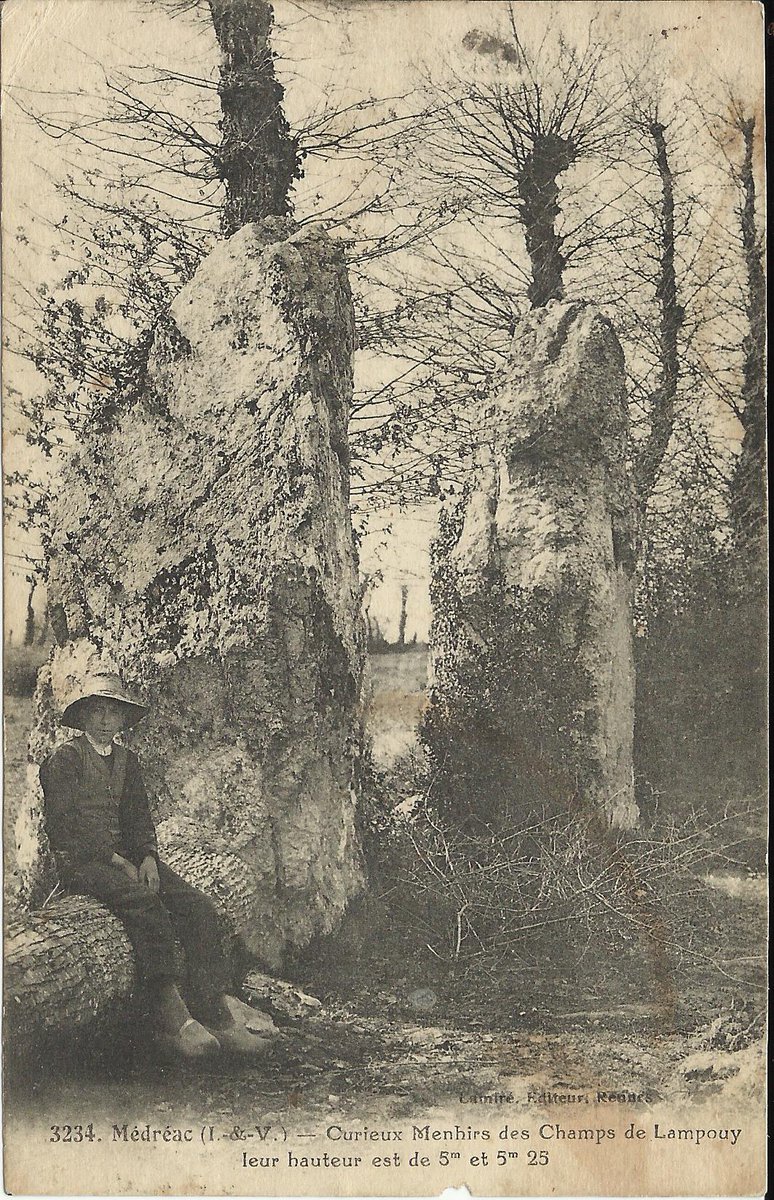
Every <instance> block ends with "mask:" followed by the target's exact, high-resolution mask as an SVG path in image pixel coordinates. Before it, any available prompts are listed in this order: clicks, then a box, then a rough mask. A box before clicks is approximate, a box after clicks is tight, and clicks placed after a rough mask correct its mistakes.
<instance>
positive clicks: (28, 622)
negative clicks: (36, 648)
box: [24, 579, 38, 646]
mask: <svg viewBox="0 0 774 1200" xmlns="http://www.w3.org/2000/svg"><path fill="white" fill-rule="evenodd" d="M29 584H30V590H29V592H28V594H27V613H26V616H25V618H24V645H25V646H33V645H34V644H35V609H34V608H33V607H32V601H33V599H34V597H35V589H36V587H37V586H38V585H37V582H36V581H35V580H34V579H31V580H29Z"/></svg>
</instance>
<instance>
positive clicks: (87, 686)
mask: <svg viewBox="0 0 774 1200" xmlns="http://www.w3.org/2000/svg"><path fill="white" fill-rule="evenodd" d="M96 698H99V699H100V700H116V701H117V702H118V703H119V704H123V705H124V711H125V713H126V728H127V729H128V728H130V726H132V725H136V724H137V722H138V721H141V720H142V718H143V717H144V716H145V714H146V713H147V711H148V705H147V704H140V703H139V701H137V700H133V699H132V697H131V696H130V695H129V693H128V692H127V690H126V688H125V687H124V685H123V684H122V683H121V680H120V679H119V678H118V676H117V675H111V674H109V673H108V672H105V673H104V674H99V675H96V674H95V675H87V676H85V677H84V679H83V680H82V681H81V682H80V683H79V684H78V685H77V687H75V688H74V689H73V691H72V692H71V694H70V696H69V697H68V700H67V704H66V705H65V707H64V711H63V712H62V716H61V717H60V723H61V724H62V725H67V726H68V728H70V729H83V725H82V723H81V721H82V715H83V706H84V704H85V703H86V701H87V700H91V699H96Z"/></svg>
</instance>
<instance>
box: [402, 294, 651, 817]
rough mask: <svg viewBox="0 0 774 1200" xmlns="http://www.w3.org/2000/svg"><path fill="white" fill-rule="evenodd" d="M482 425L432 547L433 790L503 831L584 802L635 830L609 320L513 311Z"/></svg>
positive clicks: (626, 554) (624, 498)
mask: <svg viewBox="0 0 774 1200" xmlns="http://www.w3.org/2000/svg"><path fill="white" fill-rule="evenodd" d="M481 428H482V430H484V431H485V433H484V438H483V444H482V447H481V451H480V454H479V458H478V464H477V470H476V474H475V480H474V483H473V485H472V487H471V489H470V492H469V495H468V497H467V499H466V500H465V502H464V503H463V504H462V506H461V508H460V510H458V512H457V513H456V514H455V515H453V516H452V517H450V518H448V519H447V520H446V522H445V523H444V524H443V527H442V531H441V535H440V537H439V539H438V543H437V545H436V548H435V555H434V558H435V561H434V577H433V584H432V593H433V601H434V626H433V634H432V641H433V646H432V656H433V676H434V681H433V686H432V690H431V703H430V707H429V710H428V713H427V716H426V719H425V723H424V730H423V733H424V738H425V741H426V743H427V744H428V746H429V748H430V750H431V753H432V757H433V760H434V782H433V794H434V795H435V796H436V797H437V798H438V799H439V801H440V802H441V803H442V804H445V805H446V806H448V807H449V808H451V809H452V810H453V811H455V812H456V813H458V814H460V813H468V814H471V815H473V816H475V817H477V818H479V819H483V820H484V821H494V822H495V823H497V824H498V825H503V824H505V825H512V824H513V823H518V822H519V821H521V820H523V819H527V818H529V817H530V816H532V815H534V813H535V812H537V811H540V810H541V809H545V810H546V811H549V812H551V811H557V810H561V809H567V808H572V807H573V806H574V805H590V806H593V808H594V809H596V810H598V811H600V812H602V813H604V815H605V818H606V821H607V822H608V823H609V824H610V825H613V826H615V827H619V828H630V827H632V826H633V825H634V824H636V821H637V816H638V813H637V807H636V804H635V801H634V793H633V769H632V740H633V726H634V661H633V644H632V618H631V573H632V568H633V557H634V521H635V516H634V512H635V510H634V505H633V498H632V493H631V486H630V481H629V477H628V473H627V468H626V455H627V438H628V429H627V416H626V409H625V382H624V362H623V354H622V351H621V348H620V345H619V343H618V340H617V338H616V336H615V333H614V331H613V329H612V326H611V325H610V323H609V322H608V321H607V319H606V318H605V317H603V316H602V315H601V314H600V313H599V312H598V311H597V310H595V309H594V308H592V307H589V306H586V305H583V304H579V303H572V304H569V303H560V302H558V301H555V302H552V303H550V304H549V305H548V306H547V307H546V308H544V309H538V310H536V311H534V312H532V313H530V314H529V315H528V316H527V317H525V318H524V319H523V321H522V322H521V323H520V325H519V327H518V328H517V329H516V332H515V335H514V339H513V346H512V353H511V362H510V365H509V367H508V368H507V369H506V372H505V380H504V386H502V388H501V389H500V390H499V392H498V394H497V396H496V398H495V400H494V401H493V402H489V403H488V405H487V406H485V410H484V411H483V413H482V423H481Z"/></svg>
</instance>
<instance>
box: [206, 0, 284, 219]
mask: <svg viewBox="0 0 774 1200" xmlns="http://www.w3.org/2000/svg"><path fill="white" fill-rule="evenodd" d="M209 7H210V14H211V16H212V23H213V26H214V28H215V35H216V37H217V39H218V45H219V46H220V51H221V64H220V84H219V87H218V94H219V96H220V105H221V109H222V112H223V119H222V121H221V133H222V138H221V146H220V152H219V156H218V167H219V171H220V177H221V179H222V180H223V181H224V183H225V186H226V199H225V204H224V206H223V213H222V217H221V223H222V228H223V232H224V234H225V235H226V237H230V236H231V234H232V233H235V232H236V230H237V229H240V228H241V227H242V226H243V225H247V224H249V223H250V222H252V221H259V220H261V219H262V218H263V217H270V216H285V215H286V214H287V213H289V212H290V208H291V205H290V200H289V193H290V188H291V185H292V183H293V180H294V179H297V178H298V175H299V169H300V166H299V152H298V142H297V140H296V139H295V138H294V137H292V136H291V133H290V129H289V126H288V123H287V121H286V120H285V117H284V114H283V111H282V100H283V96H284V89H283V88H282V85H281V84H280V83H279V82H278V81H277V78H276V75H275V71H274V61H273V56H272V52H271V46H270V37H271V30H272V25H273V23H274V14H273V11H272V7H271V5H270V4H268V3H267V2H266V0H209Z"/></svg>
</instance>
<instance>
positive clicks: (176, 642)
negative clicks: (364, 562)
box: [17, 219, 364, 965]
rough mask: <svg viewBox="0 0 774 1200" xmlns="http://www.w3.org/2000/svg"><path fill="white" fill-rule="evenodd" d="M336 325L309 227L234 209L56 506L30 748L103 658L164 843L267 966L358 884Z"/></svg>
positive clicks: (350, 591) (26, 824)
mask: <svg viewBox="0 0 774 1200" xmlns="http://www.w3.org/2000/svg"><path fill="white" fill-rule="evenodd" d="M353 340H354V333H353V315H352V305H351V297H350V292H349V286H348V282H347V277H346V271H345V268H344V265H343V262H342V259H341V255H340V252H339V250H338V249H337V248H336V247H335V246H334V245H333V244H332V243H331V242H330V241H329V240H328V239H327V238H326V237H325V235H324V234H323V233H321V232H320V231H315V230H310V229H305V230H302V231H298V230H296V229H295V228H294V227H293V226H292V224H291V223H290V222H289V221H285V220H279V219H273V220H270V221H267V222H264V223H263V224H261V225H250V226H246V227H245V228H243V229H241V230H240V231H239V232H238V233H237V234H235V235H234V236H233V237H232V238H230V239H229V240H228V241H224V242H222V243H220V244H219V245H218V246H217V247H216V249H215V250H213V252H212V253H211V254H210V255H209V257H208V258H207V259H206V260H205V261H204V262H203V263H202V265H201V267H200V268H199V270H198V272H197V274H196V276H195V277H194V279H193V280H192V282H191V283H190V284H188V285H187V286H186V287H185V288H184V289H183V290H182V291H181V293H180V294H179V296H178V297H177V299H176V301H175V302H174V304H173V306H172V312H171V317H170V319H169V321H168V322H166V323H165V324H164V325H163V326H161V327H160V328H159V329H158V330H157V333H156V336H155V341H154V345H153V347H152V350H151V353H150V357H149V362H148V370H147V386H146V387H145V388H144V389H143V391H142V392H141V394H139V395H137V394H132V395H127V396H126V397H125V399H124V401H123V402H122V403H121V404H120V405H119V406H118V407H117V408H116V409H114V410H113V411H110V412H106V413H105V414H104V417H103V419H101V420H99V419H98V420H97V421H96V422H95V427H94V431H93V436H92V437H91V439H90V441H89V443H88V445H86V446H85V447H84V448H83V449H82V450H81V451H80V452H79V453H78V454H77V455H76V456H75V457H74V458H73V460H72V461H71V463H70V465H69V466H68V468H67V470H66V473H65V475H64V478H63V479H62V482H61V487H60V489H59V495H58V498H57V501H56V505H55V512H54V520H53V526H54V528H55V529H56V536H55V541H54V544H53V547H52V555H51V566H50V585H49V595H50V601H51V604H52V623H53V626H54V628H55V631H56V633H57V639H58V641H59V643H60V644H59V647H58V648H57V649H56V650H55V651H54V653H53V656H52V660H51V662H50V663H49V664H48V665H47V666H46V667H44V668H43V670H42V671H41V674H40V677H39V682H38V690H37V697H36V713H37V718H36V725H35V729H34V731H33V734H32V739H31V751H32V758H33V760H34V761H35V762H40V760H41V758H42V757H43V756H44V754H45V753H46V752H47V751H48V750H49V749H50V748H51V746H52V745H53V744H54V743H55V742H57V741H61V740H63V737H64V736H66V735H64V734H63V731H61V730H58V729H57V727H56V721H55V714H56V712H57V711H58V710H59V708H60V706H61V702H62V699H63V697H64V695H65V694H66V692H67V688H68V685H69V684H70V683H71V682H72V680H73V679H75V678H78V677H79V675H80V674H82V673H83V671H84V669H86V667H87V666H88V663H89V660H90V659H92V658H94V657H95V656H96V657H97V658H99V660H100V661H101V662H102V663H106V664H108V665H110V664H113V665H115V667H117V668H118V670H119V671H120V672H121V674H122V676H123V677H124V680H125V681H126V683H127V684H128V685H129V686H130V687H133V688H134V689H135V691H136V692H137V693H138V694H139V695H141V696H144V697H146V698H147V699H148V700H149V701H150V702H151V703H152V713H151V715H150V716H149V717H148V718H146V720H145V721H144V722H142V724H141V725H140V726H139V727H138V729H137V730H136V731H135V732H134V733H133V734H132V735H131V739H132V744H133V745H134V747H135V748H136V749H137V751H138V753H139V755H140V758H141V762H142V764H143V767H144V771H145V776H146V781H147V783H148V785H149V790H150V792H151V793H152V796H153V798H154V807H155V814H156V820H157V826H158V830H159V838H160V843H161V847H162V853H163V854H164V856H165V858H167V860H168V861H169V862H170V863H171V864H172V865H173V866H175V867H176V869H178V870H179V871H181V873H182V874H184V875H186V876H188V877H189V878H190V879H191V880H192V882H194V883H198V884H199V885H200V886H203V887H205V888H206V889H207V890H208V891H210V892H211V893H212V894H213V895H214V896H215V897H216V898H217V899H218V900H219V901H221V902H222V904H223V906H224V908H225V909H226V910H227V911H228V914H229V916H230V917H231V919H232V920H233V921H234V923H235V925H236V927H237V929H238V932H239V933H240V934H241V936H242V938H243V940H244V942H245V943H246V945H247V948H248V949H249V950H250V951H251V952H252V953H253V954H254V955H255V956H256V957H257V958H259V959H260V960H262V961H264V962H265V963H267V964H272V965H276V964H277V963H278V962H279V961H280V959H281V956H282V952H283V949H284V948H285V947H286V946H288V945H290V944H293V945H301V944H303V943H304V942H306V941H307V940H308V939H309V938H310V937H311V936H312V935H313V934H314V933H316V932H324V931H327V930H329V929H331V928H332V926H333V925H334V923H335V921H336V919H337V918H338V916H339V915H340V914H341V912H342V910H343V908H344V906H345V904H346V902H347V900H348V898H349V897H350V896H351V895H352V894H353V892H355V891H356V890H357V889H358V887H359V886H360V882H361V868H360V859H359V852H358V847H357V842H356V837H355V831H354V812H355V802H356V790H357V785H358V771H359V765H360V757H361V752H362V742H363V732H362V713H361V687H362V676H363V662H364V638H363V631H362V628H361V616H360V594H359V584H358V572H357V557H356V552H355V547H354V542H353V537H352V530H351V523H350V516H349V507H348V465H349V464H348V458H347V437H346V429H347V419H348V410H349V404H350V399H351V392H352V368H351V362H352V351H353ZM37 789H38V785H37V782H36V780H35V778H34V777H33V778H31V781H30V787H29V789H28V802H27V804H26V805H25V806H24V809H23V812H22V815H21V818H20V822H19V826H18V828H17V844H18V862H19V870H18V876H19V882H20V888H21V892H22V894H23V895H25V896H26V897H27V898H28V900H29V899H30V898H33V899H34V898H38V899H40V898H41V896H42V895H45V893H46V889H47V887H48V886H49V885H50V883H51V878H50V875H49V876H48V877H47V860H46V854H45V845H44V840H43V839H41V836H40V804H39V801H40V796H39V791H38V790H37ZM41 847H42V849H41ZM48 869H50V868H48Z"/></svg>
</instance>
